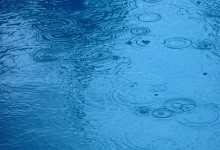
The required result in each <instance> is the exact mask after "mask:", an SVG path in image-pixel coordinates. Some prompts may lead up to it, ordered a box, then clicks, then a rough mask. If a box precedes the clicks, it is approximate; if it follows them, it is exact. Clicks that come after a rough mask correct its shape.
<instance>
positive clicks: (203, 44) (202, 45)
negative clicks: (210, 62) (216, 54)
mask: <svg viewBox="0 0 220 150" xmlns="http://www.w3.org/2000/svg"><path fill="white" fill-rule="evenodd" d="M193 47H194V48H196V49H200V50H210V49H212V48H214V47H215V45H214V44H213V43H212V42H211V41H208V40H205V41H198V42H196V43H195V44H194V45H193Z"/></svg>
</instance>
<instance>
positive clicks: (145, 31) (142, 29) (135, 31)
mask: <svg viewBox="0 0 220 150" xmlns="http://www.w3.org/2000/svg"><path fill="white" fill-rule="evenodd" d="M130 31H131V33H132V34H135V35H147V34H149V33H150V32H151V31H150V29H149V28H147V27H135V28H132V29H131V30H130Z"/></svg>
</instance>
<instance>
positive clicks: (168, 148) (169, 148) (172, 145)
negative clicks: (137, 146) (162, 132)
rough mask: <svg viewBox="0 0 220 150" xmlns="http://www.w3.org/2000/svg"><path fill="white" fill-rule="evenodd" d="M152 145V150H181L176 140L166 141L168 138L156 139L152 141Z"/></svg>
mask: <svg viewBox="0 0 220 150" xmlns="http://www.w3.org/2000/svg"><path fill="white" fill-rule="evenodd" d="M151 145H152V148H154V149H155V150H177V149H179V148H178V144H177V143H176V141H175V140H171V139H166V138H162V139H156V140H154V141H152V144H151Z"/></svg>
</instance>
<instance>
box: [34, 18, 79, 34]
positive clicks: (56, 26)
mask: <svg viewBox="0 0 220 150" xmlns="http://www.w3.org/2000/svg"><path fill="white" fill-rule="evenodd" d="M73 26H76V23H75V22H73V21H72V20H70V19H65V18H62V19H60V18H47V19H45V18H44V19H41V20H36V23H35V24H33V28H34V29H37V30H39V31H46V32H63V31H71V29H72V28H73Z"/></svg>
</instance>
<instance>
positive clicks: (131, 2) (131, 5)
mask: <svg viewBox="0 0 220 150" xmlns="http://www.w3.org/2000/svg"><path fill="white" fill-rule="evenodd" d="M111 6H113V7H116V8H117V9H121V10H122V9H123V10H126V11H131V10H133V9H136V8H138V6H137V1H136V0H123V1H115V0H113V2H112V3H111Z"/></svg>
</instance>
